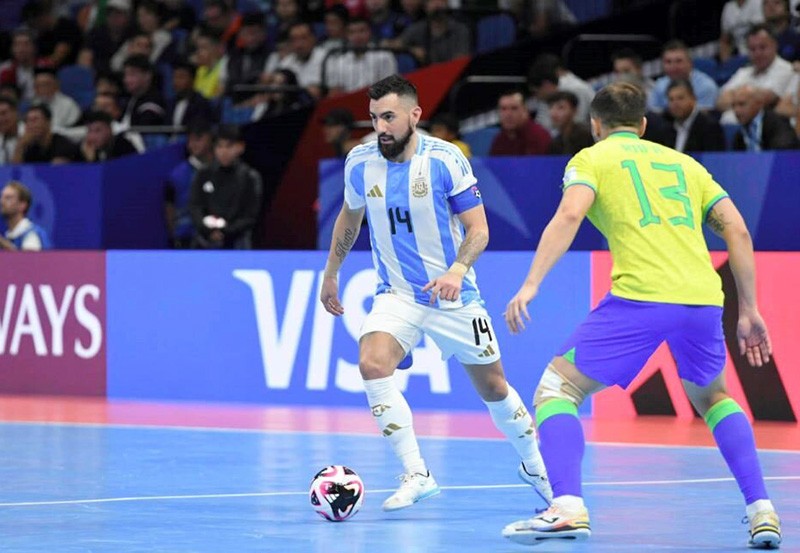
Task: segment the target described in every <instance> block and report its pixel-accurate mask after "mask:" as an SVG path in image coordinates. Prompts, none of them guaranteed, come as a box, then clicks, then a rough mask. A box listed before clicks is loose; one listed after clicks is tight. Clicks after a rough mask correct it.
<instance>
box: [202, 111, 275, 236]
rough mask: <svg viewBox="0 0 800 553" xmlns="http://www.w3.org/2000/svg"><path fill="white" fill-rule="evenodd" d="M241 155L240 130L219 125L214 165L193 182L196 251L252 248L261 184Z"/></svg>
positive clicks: (260, 200)
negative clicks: (202, 249) (203, 249)
mask: <svg viewBox="0 0 800 553" xmlns="http://www.w3.org/2000/svg"><path fill="white" fill-rule="evenodd" d="M243 153H244V140H242V137H241V135H240V134H239V129H238V128H237V127H236V126H233V125H224V126H222V127H221V128H220V130H219V132H218V134H217V139H216V142H215V144H214V162H213V163H212V164H211V165H210V166H208V167H204V168H202V169H200V170H199V171H198V172H197V175H195V178H194V181H192V191H191V196H190V199H189V212H190V213H191V215H192V222H193V223H194V226H195V229H196V230H197V235H196V237H195V243H194V246H195V247H196V248H208V249H238V250H247V249H251V248H252V236H251V234H252V230H253V227H255V224H256V220H257V219H258V215H259V213H260V212H261V207H262V198H263V185H262V182H261V176H260V175H259V174H258V172H257V171H256V170H255V169H253V168H252V167H250V166H249V165H247V164H246V163H244V162H242V161H241V160H240V159H239V158H240V157H241V155H242V154H243Z"/></svg>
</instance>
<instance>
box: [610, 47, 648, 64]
mask: <svg viewBox="0 0 800 553" xmlns="http://www.w3.org/2000/svg"><path fill="white" fill-rule="evenodd" d="M617 60H631V61H632V62H633V64H634V65H635V66H636V67H641V66H642V62H643V60H642V56H641V55H639V53H638V52H637V51H636V50H634V49H633V48H628V47H627V46H626V47H624V48H620V49H618V50H614V52H613V53H612V54H611V62H612V63H613V62H615V61H617Z"/></svg>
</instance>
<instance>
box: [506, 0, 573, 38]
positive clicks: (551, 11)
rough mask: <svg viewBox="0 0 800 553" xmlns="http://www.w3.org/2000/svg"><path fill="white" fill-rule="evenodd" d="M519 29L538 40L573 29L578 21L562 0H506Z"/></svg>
mask: <svg viewBox="0 0 800 553" xmlns="http://www.w3.org/2000/svg"><path fill="white" fill-rule="evenodd" d="M501 4H504V7H507V8H508V9H510V10H511V12H512V13H514V15H516V17H517V21H519V22H520V27H521V28H522V29H524V30H525V32H526V33H528V34H530V35H531V36H532V37H535V38H540V37H544V36H547V35H549V34H551V33H554V32H559V31H563V30H565V29H569V28H570V27H574V26H575V25H576V24H577V23H578V20H577V18H576V17H575V15H574V14H573V13H572V12H571V11H570V9H569V8H568V7H567V6H566V4H564V2H563V0H506V1H505V2H501Z"/></svg>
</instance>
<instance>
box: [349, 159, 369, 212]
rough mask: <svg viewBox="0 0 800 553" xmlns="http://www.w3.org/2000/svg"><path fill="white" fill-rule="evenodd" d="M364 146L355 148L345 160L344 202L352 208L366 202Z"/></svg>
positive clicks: (362, 205) (357, 207) (359, 206)
mask: <svg viewBox="0 0 800 553" xmlns="http://www.w3.org/2000/svg"><path fill="white" fill-rule="evenodd" d="M361 150H362V147H361V146H358V147H356V148H355V149H353V150H352V151H351V152H350V153H349V154H348V155H347V159H346V160H345V162H344V202H345V204H347V207H349V208H350V209H360V208H362V207H364V205H365V204H366V199H365V197H364V163H365V159H364V156H363V155H360V153H359V152H361Z"/></svg>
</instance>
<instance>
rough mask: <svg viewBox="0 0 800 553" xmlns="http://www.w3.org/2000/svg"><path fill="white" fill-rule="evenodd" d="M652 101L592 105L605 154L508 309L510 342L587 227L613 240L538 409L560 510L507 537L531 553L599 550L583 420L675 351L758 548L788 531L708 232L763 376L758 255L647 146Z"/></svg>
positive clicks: (682, 172) (576, 174)
mask: <svg viewBox="0 0 800 553" xmlns="http://www.w3.org/2000/svg"><path fill="white" fill-rule="evenodd" d="M645 100H646V98H645V94H644V92H643V91H642V90H641V89H640V88H638V87H637V86H635V85H632V84H629V83H615V84H611V85H609V86H607V87H605V88H604V89H602V90H601V91H600V92H598V93H597V95H596V96H595V98H594V100H593V102H592V106H591V116H592V131H593V132H594V134H595V136H597V137H599V138H600V141H599V142H597V143H596V144H595V145H594V146H592V147H590V148H585V149H583V150H581V151H580V152H579V153H578V154H577V155H576V156H575V157H573V158H572V159H571V160H570V161H569V163H567V167H566V171H565V174H564V183H563V188H564V195H563V197H562V200H561V204H560V205H559V207H558V209H557V211H556V214H555V216H554V217H553V219H552V220H551V221H550V223H549V224H548V226H547V227H546V228H545V230H544V232H543V233H542V237H541V240H540V242H539V246H538V248H537V249H536V255H535V257H534V260H533V263H532V265H531V268H530V271H529V273H528V275H527V278H526V280H525V282H524V283H523V285H522V287H521V288H520V290H519V291H518V292H517V294H516V295H515V296H514V297H513V298H512V299H511V301H510V302H509V304H508V307H507V309H506V314H505V319H506V323H507V324H508V326H509V328H510V329H511V332H512V333H517V332H519V331H521V330H523V329H524V328H525V320H526V319H527V320H530V316H529V314H528V311H527V307H526V306H527V305H528V303H529V302H530V301H531V300H532V299H533V298H534V297H535V296H536V294H537V292H538V290H539V286H540V284H541V282H542V280H544V278H545V275H547V273H548V272H549V270H550V269H551V268H552V267H553V265H554V264H555V263H556V261H558V259H559V258H560V257H561V256H562V255H563V254H564V252H566V251H567V249H568V248H569V246H570V244H571V243H572V240H573V239H574V238H575V234H576V233H577V231H578V227H579V226H580V224H581V222H582V221H583V219H584V217H585V216H588V217H589V220H590V221H591V222H592V223H593V224H594V225H595V226H596V227H597V228H598V229H599V230H600V231H601V232H602V233H603V234H604V235H605V237H606V238H607V239H608V243H609V249H610V250H611V255H612V257H613V259H614V264H613V268H612V271H611V280H612V285H611V292H610V293H609V294H608V295H607V296H606V297H605V298H604V299H603V300H602V301H601V302H600V303H599V304H598V306H597V307H596V308H595V309H594V310H593V311H592V312H591V313H590V314H589V315H588V317H587V318H586V320H585V321H584V322H583V323H582V324H581V325H580V326H579V327H578V329H577V330H576V331H575V333H574V334H573V335H572V336H571V337H570V338H569V339H568V340H567V342H566V343H565V344H564V345H563V346H562V347H561V348H560V350H559V351H558V355H557V356H556V357H555V358H554V359H553V360H552V362H551V363H550V365H548V367H547V369H546V370H545V372H544V374H543V376H542V378H541V380H540V381H539V385H538V387H537V389H536V393H535V395H534V406H535V409H536V423H537V425H538V428H539V434H540V440H541V442H540V443H541V448H542V455H543V456H544V459H545V464H546V465H547V469H548V471H549V475H550V481H551V484H552V486H553V496H554V499H553V504H552V506H551V507H550V508H549V509H548V510H547V511H546V512H544V513H541V514H539V515H537V516H534V517H533V518H531V519H528V520H521V521H518V522H515V523H512V524H509V525H508V526H506V528H505V529H504V530H503V535H504V536H506V537H508V538H510V539H511V540H513V541H515V542H519V543H526V544H535V543H538V542H540V541H541V540H547V539H565V538H567V539H570V538H571V539H583V538H587V537H589V535H590V526H589V514H588V511H587V510H586V506H585V505H584V501H583V495H582V492H581V468H580V467H581V457H582V456H583V449H584V437H583V430H582V428H581V423H580V421H579V420H578V415H577V413H578V411H577V408H578V406H579V405H580V404H581V403H582V402H583V400H584V399H585V398H586V397H587V396H589V395H590V394H592V393H594V392H597V391H599V390H601V389H602V388H604V387H606V386H613V385H619V386H621V387H623V388H624V387H627V386H628V385H629V384H630V383H631V381H633V379H634V378H635V377H636V375H637V374H638V372H639V371H640V370H641V368H642V366H643V365H644V364H645V362H646V361H647V359H648V358H649V357H650V355H651V354H652V353H653V352H654V351H655V350H656V348H658V346H659V345H660V344H661V343H662V342H664V341H666V342H667V344H668V345H669V347H670V349H671V351H672V355H673V356H674V357H675V361H676V362H677V365H678V374H679V376H680V377H681V379H682V382H683V386H684V389H685V390H686V393H687V395H688V397H689V399H690V400H691V402H692V405H694V407H695V409H696V410H697V411H698V413H700V414H701V415H702V416H703V417H704V418H705V421H706V423H707V424H708V426H709V428H710V429H711V432H712V433H713V435H714V438H715V440H716V442H717V445H718V447H719V449H720V451H721V452H722V455H723V457H724V458H725V461H726V462H727V464H728V467H729V468H730V471H731V472H732V473H733V476H734V478H735V479H736V482H737V483H738V485H739V488H740V490H741V492H742V495H743V496H744V500H745V505H746V507H745V509H746V514H747V518H748V519H749V522H750V541H749V545H750V546H751V547H755V548H764V549H766V548H772V547H777V546H778V545H779V544H780V541H781V529H780V521H779V519H778V516H777V514H776V513H775V508H774V507H773V505H772V502H771V501H770V499H769V496H768V495H767V490H766V488H765V486H764V478H763V476H762V474H761V466H760V464H759V460H758V456H757V454H756V446H755V441H754V439H753V430H752V427H751V426H750V421H749V420H748V419H747V417H746V416H745V414H744V412H743V411H742V409H741V407H739V405H738V404H737V403H736V401H735V400H734V399H732V398H731V397H730V396H729V395H728V392H727V390H726V387H725V375H724V372H723V369H724V367H725V337H724V335H723V332H722V304H723V293H722V283H721V280H720V278H719V275H718V274H717V273H716V271H715V270H714V267H713V265H712V264H711V258H710V256H709V253H708V247H707V246H706V243H705V239H704V237H703V232H702V225H703V223H706V224H708V226H709V227H710V228H711V230H713V231H714V232H715V233H716V234H718V235H719V236H721V237H722V238H723V239H724V240H725V243H726V244H727V248H728V254H729V257H728V260H729V263H730V267H731V271H732V272H733V276H734V279H735V281H736V288H737V291H738V295H739V324H738V328H737V337H738V342H739V348H740V350H741V351H740V353H741V354H742V355H746V356H747V360H748V361H749V363H750V364H751V365H753V366H756V367H760V366H762V365H763V364H764V363H767V362H768V361H769V357H770V355H771V353H772V351H771V346H770V341H769V335H768V333H767V327H766V325H765V323H764V321H763V319H762V318H761V315H760V313H759V311H758V305H757V303H756V287H755V260H754V256H753V243H752V241H751V239H750V234H749V233H748V231H747V227H746V226H745V223H744V221H743V219H742V216H741V215H740V214H739V211H738V210H737V209H736V207H735V206H734V204H733V202H732V201H731V200H730V198H729V197H728V195H727V194H726V193H725V191H724V190H723V189H722V188H721V187H720V185H719V184H717V183H716V182H715V181H714V179H713V178H712V177H711V175H710V174H709V173H708V171H706V170H705V168H703V166H702V165H700V164H699V163H698V162H696V161H695V160H694V159H692V158H691V157H689V156H687V155H684V154H682V153H679V152H677V151H675V150H672V149H670V148H667V147H665V146H661V145H658V144H655V143H653V142H648V141H645V140H641V139H640V138H639V137H640V136H641V135H642V134H643V133H644V130H645V126H646V123H647V121H646V119H645V118H644V113H645Z"/></svg>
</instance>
